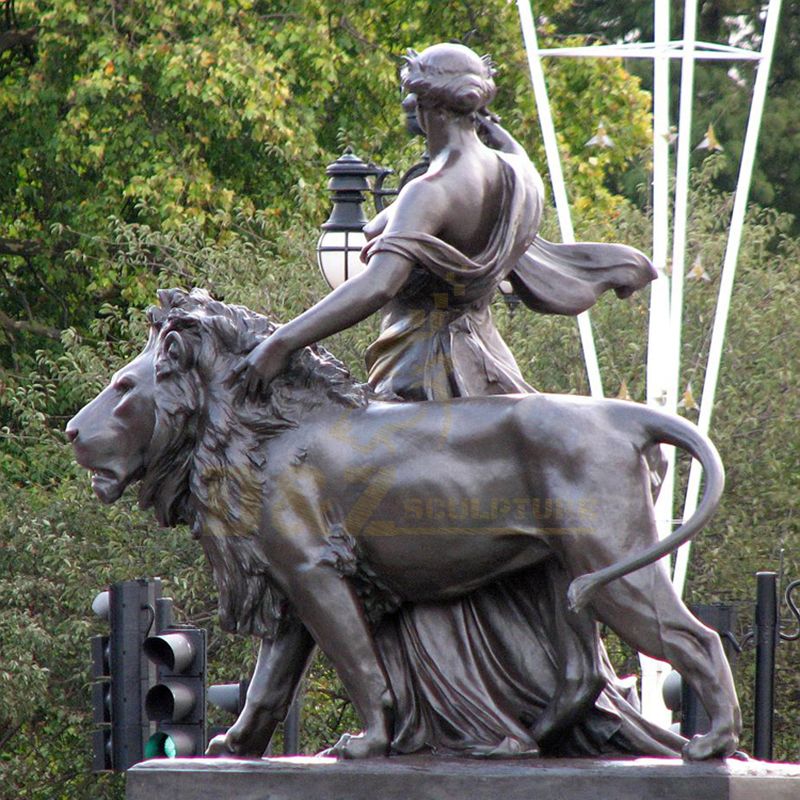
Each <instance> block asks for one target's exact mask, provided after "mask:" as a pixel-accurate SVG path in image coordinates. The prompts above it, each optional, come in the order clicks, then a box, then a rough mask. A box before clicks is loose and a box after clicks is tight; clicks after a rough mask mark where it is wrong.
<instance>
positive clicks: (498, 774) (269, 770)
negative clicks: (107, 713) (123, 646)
mask: <svg viewBox="0 0 800 800" xmlns="http://www.w3.org/2000/svg"><path fill="white" fill-rule="evenodd" d="M127 776H128V777H127V791H126V794H125V797H126V800H153V798H154V797H170V798H173V800H218V798H220V797H230V798H235V799H236V800H408V798H409V797H412V798H415V800H448V799H449V798H464V797H469V798H470V800H497V798H498V797H502V798H503V800H564V798H567V797H568V798H570V800H598V798H604V797H613V798H615V800H648V798H652V799H653V800H656V798H659V799H660V798H669V800H697V798H698V797H702V798H703V800H764V799H765V798H769V800H797V798H798V797H800V764H775V763H767V762H763V761H738V760H733V759H730V760H727V761H707V762H702V763H686V762H682V761H680V760H679V759H669V758H630V759H620V758H613V759H599V758H575V759H518V760H502V761H501V760H497V761H495V760H484V759H469V758H443V757H433V756H425V755H419V756H398V757H393V758H382V759H369V760H366V761H337V760H335V759H332V758H312V757H301V756H294V757H290V758H264V759H257V760H256V759H253V760H243V759H233V758H183V759H162V760H153V761H145V762H143V763H141V764H137V765H136V766H135V767H133V768H132V769H131V770H129V771H128V773H127Z"/></svg>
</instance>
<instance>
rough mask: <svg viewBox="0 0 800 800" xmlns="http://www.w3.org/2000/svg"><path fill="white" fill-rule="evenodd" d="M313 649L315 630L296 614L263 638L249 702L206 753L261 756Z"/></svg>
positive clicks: (248, 694) (290, 699) (286, 710)
mask: <svg viewBox="0 0 800 800" xmlns="http://www.w3.org/2000/svg"><path fill="white" fill-rule="evenodd" d="M313 651H314V639H313V638H312V637H311V634H309V632H308V630H307V629H306V627H305V626H304V625H303V624H302V623H301V622H300V621H299V620H297V619H293V618H292V619H288V620H284V621H283V623H282V625H281V628H280V630H279V632H278V635H277V636H276V637H275V639H274V640H269V639H264V640H262V642H261V647H260V648H259V651H258V660H257V661H256V668H255V671H254V672H253V678H252V680H251V682H250V688H249V689H248V691H247V699H246V701H245V706H244V708H243V709H242V712H241V714H239V718H238V719H237V720H236V722H235V723H234V724H233V725H232V726H231V728H230V729H229V730H228V732H227V733H225V734H224V735H221V736H215V737H214V738H213V739H212V740H211V741H210V742H209V745H208V749H207V750H206V753H207V754H208V755H216V756H231V755H234V756H240V757H253V758H260V757H261V756H262V755H263V754H264V751H265V750H266V749H267V746H268V745H269V742H270V739H271V738H272V734H273V733H274V732H275V728H276V727H277V725H278V723H279V722H283V720H284V719H285V718H286V714H287V713H288V711H289V706H290V705H291V703H292V700H293V698H294V696H295V693H296V692H297V687H298V686H299V684H300V681H301V679H302V677H303V675H304V674H305V672H306V670H307V668H308V665H309V662H310V660H311V655H312V653H313Z"/></svg>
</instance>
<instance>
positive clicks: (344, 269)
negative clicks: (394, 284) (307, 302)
mask: <svg viewBox="0 0 800 800" xmlns="http://www.w3.org/2000/svg"><path fill="white" fill-rule="evenodd" d="M382 172H384V171H383V170H381V169H379V168H378V167H376V166H374V165H373V164H367V163H365V162H364V161H362V160H361V159H360V158H359V157H358V156H357V155H355V153H353V151H352V150H351V149H350V148H349V147H348V148H347V149H346V150H345V151H344V153H343V154H342V155H341V156H340V157H339V158H338V159H336V161H334V162H333V164H330V165H329V166H328V168H327V169H326V170H325V173H326V174H327V175H328V176H329V178H330V179H329V181H328V189H329V190H330V192H331V200H332V201H333V209H332V210H331V215H330V217H328V220H327V222H324V223H323V224H322V235H321V236H320V237H319V241H318V242H317V263H318V264H319V268H320V271H321V272H322V277H323V278H325V280H326V281H327V283H328V285H329V286H330V287H331V289H335V288H336V287H337V286H339V285H341V284H342V283H344V282H345V281H346V280H349V279H350V278H353V277H355V276H356V275H358V274H359V273H361V272H363V270H364V268H365V265H364V264H363V263H362V262H361V259H360V258H359V255H360V253H361V248H362V247H363V246H364V244H365V242H366V239H365V237H364V234H363V233H362V229H363V228H364V225H366V223H367V218H366V216H365V215H364V209H363V208H362V204H363V202H364V200H365V199H366V196H365V192H368V191H371V189H370V185H369V182H368V181H367V178H368V177H373V176H376V175H380V174H381V173H382Z"/></svg>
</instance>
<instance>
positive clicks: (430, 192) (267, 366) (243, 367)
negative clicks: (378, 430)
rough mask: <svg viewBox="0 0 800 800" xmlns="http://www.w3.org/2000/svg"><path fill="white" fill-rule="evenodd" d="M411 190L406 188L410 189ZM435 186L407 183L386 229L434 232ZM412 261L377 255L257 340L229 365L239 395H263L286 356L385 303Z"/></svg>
mask: <svg viewBox="0 0 800 800" xmlns="http://www.w3.org/2000/svg"><path fill="white" fill-rule="evenodd" d="M409 190H410V191H409ZM436 195H437V190H436V188H435V187H430V186H425V185H421V184H417V185H416V186H415V185H414V184H409V185H408V186H407V187H406V188H405V189H404V190H403V192H402V193H401V195H400V197H398V199H397V200H396V201H395V203H396V204H397V209H396V213H394V214H392V215H391V221H390V222H389V224H388V225H387V229H386V230H387V232H389V231H392V230H406V231H408V230H412V231H419V232H421V233H432V234H434V235H435V234H436V233H437V232H438V227H439V223H438V222H437V214H436V213H435V209H436V208H439V207H440V206H439V205H437V204H436V202H435V199H436V197H435V196H436ZM413 266H414V265H413V263H412V262H411V261H410V260H409V259H407V258H405V257H404V256H401V255H397V254H395V253H388V252H383V253H380V252H379V253H376V254H375V255H374V256H373V257H372V258H371V259H370V262H369V266H368V267H367V269H366V270H364V272H362V273H361V274H360V275H357V276H356V277H354V278H351V279H350V280H348V281H345V282H344V283H343V284H342V285H341V286H339V287H338V288H337V289H335V290H334V291H333V292H331V293H330V294H329V295H328V296H327V297H324V298H323V299H322V300H320V301H319V302H318V303H317V304H316V305H314V306H312V307H311V308H309V309H308V310H307V311H304V312H303V313H302V314H300V316H298V317H295V319H293V320H292V321H291V322H288V323H287V324H286V325H282V326H281V327H280V328H278V329H277V330H276V331H275V333H273V334H272V335H271V336H270V337H269V338H267V339H265V340H264V341H262V342H260V343H259V344H258V345H257V346H256V347H254V348H253V350H251V351H250V353H249V354H248V355H247V357H246V358H245V359H243V361H242V362H241V363H240V364H239V365H238V366H237V367H236V368H235V369H234V371H233V372H232V374H231V376H230V379H229V381H230V382H231V383H236V382H238V381H239V380H241V389H240V395H239V396H240V397H242V396H245V395H246V396H248V397H250V398H251V399H256V398H258V397H259V396H261V395H263V394H264V392H265V391H266V388H267V386H269V384H270V382H271V381H272V379H273V378H275V377H276V376H277V375H279V374H280V373H281V372H283V370H284V369H286V366H287V364H288V362H289V357H290V356H291V355H292V353H294V352H295V351H296V350H299V349H300V348H301V347H305V346H307V345H310V344H313V343H314V342H317V341H319V340H320V339H324V338H326V337H327V336H331V335H332V334H334V333H339V331H343V330H345V328H349V327H351V326H352V325H355V324H356V323H357V322H361V321H362V320H364V319H366V318H367V317H368V316H370V315H371V314H374V313H375V312H376V311H378V310H380V309H381V308H383V306H385V305H386V304H387V303H388V302H389V301H390V300H391V299H392V298H393V297H394V296H395V295H396V294H397V293H398V292H399V291H400V289H401V288H402V287H403V285H404V284H405V282H406V281H407V280H408V277H409V275H410V274H411V270H412V268H413Z"/></svg>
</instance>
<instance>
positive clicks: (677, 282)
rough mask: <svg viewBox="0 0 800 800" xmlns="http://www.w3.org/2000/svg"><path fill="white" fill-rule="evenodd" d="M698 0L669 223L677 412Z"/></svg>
mask: <svg viewBox="0 0 800 800" xmlns="http://www.w3.org/2000/svg"><path fill="white" fill-rule="evenodd" d="M696 23H697V0H686V4H685V6H684V12H683V58H682V60H681V100H680V113H679V117H678V163H677V166H676V168H675V211H674V215H673V224H672V277H671V280H670V283H671V285H670V302H669V326H670V331H669V342H670V346H671V347H672V350H673V352H672V358H671V360H670V365H669V368H670V374H669V378H668V384H667V410H668V411H670V412H671V413H673V414H674V413H676V412H677V408H678V393H679V389H678V386H679V383H680V365H681V328H682V325H683V282H684V273H685V270H686V264H685V262H686V224H687V217H688V208H689V166H690V157H691V143H692V105H693V101H694V62H695V53H696V52H697V51H696V49H695V28H696Z"/></svg>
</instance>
